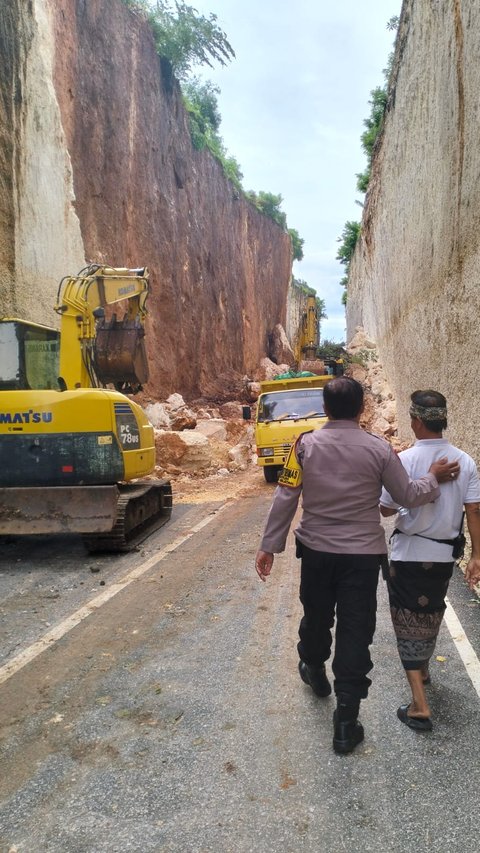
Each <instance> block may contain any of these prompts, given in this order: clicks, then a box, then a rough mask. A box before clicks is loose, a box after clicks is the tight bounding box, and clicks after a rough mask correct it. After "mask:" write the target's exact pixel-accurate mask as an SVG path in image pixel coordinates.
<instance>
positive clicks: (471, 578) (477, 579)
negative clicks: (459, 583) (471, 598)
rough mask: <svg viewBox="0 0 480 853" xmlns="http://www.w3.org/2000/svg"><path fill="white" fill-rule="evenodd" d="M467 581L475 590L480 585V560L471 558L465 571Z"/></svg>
mask: <svg viewBox="0 0 480 853" xmlns="http://www.w3.org/2000/svg"><path fill="white" fill-rule="evenodd" d="M465 580H466V581H467V583H468V586H469V588H470V589H472V590H473V589H474V587H475V586H476V585H477V583H480V559H478V558H474V557H471V558H470V559H469V561H468V565H467V568H466V569H465Z"/></svg>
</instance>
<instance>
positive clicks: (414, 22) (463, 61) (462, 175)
mask: <svg viewBox="0 0 480 853" xmlns="http://www.w3.org/2000/svg"><path fill="white" fill-rule="evenodd" d="M479 56H480V3H478V2H477V0H435V2H433V0H405V2H404V4H403V9H402V17H401V23H400V29H399V35H398V39H397V47H396V65H395V76H394V81H393V89H392V93H391V97H390V104H389V112H388V115H387V119H386V123H385V131H384V134H383V137H382V140H381V143H380V145H379V148H378V151H377V154H376V158H375V161H374V166H373V173H372V181H371V185H370V189H369V193H368V196H367V200H366V205H365V209H364V217H363V222H362V236H361V238H360V241H359V244H358V246H357V250H356V253H355V256H354V259H353V261H352V265H351V275H350V284H349V290H348V303H347V332H348V339H349V340H350V339H351V338H352V337H353V335H354V333H355V329H356V327H357V326H363V327H364V329H365V333H366V334H367V335H368V337H370V338H373V339H374V340H375V341H376V343H377V346H378V349H379V353H380V357H381V360H382V362H383V364H384V366H385V370H386V375H387V380H388V382H389V384H390V386H391V387H392V390H393V392H394V394H395V397H396V399H397V404H398V421H399V435H400V437H401V438H411V437H412V436H411V433H410V427H409V418H408V401H409V397H410V393H411V392H412V391H413V390H416V389H419V388H435V389H438V390H440V391H441V392H442V393H444V394H445V395H446V396H447V398H448V402H449V429H448V433H447V435H448V437H449V438H450V440H451V441H454V442H457V443H458V444H460V445H461V446H462V447H463V448H464V449H466V450H467V451H468V452H470V453H472V455H474V456H475V458H476V459H477V461H480V433H479V429H478V426H477V424H478V421H479V415H480V383H479V379H478V375H479V372H480V357H479V345H478V336H479V320H480V145H479V138H480V99H479V96H478V92H479V91H480V64H479V62H478V57H479Z"/></svg>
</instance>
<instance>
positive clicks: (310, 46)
mask: <svg viewBox="0 0 480 853" xmlns="http://www.w3.org/2000/svg"><path fill="white" fill-rule="evenodd" d="M191 5H192V6H193V7H194V8H195V9H197V11H198V12H200V13H201V14H203V15H208V14H209V13H213V14H215V15H217V18H218V21H217V23H218V25H219V26H220V27H221V28H222V29H223V30H224V32H225V34H226V36H227V38H228V41H229V42H230V44H231V46H232V47H233V49H234V51H235V54H236V57H235V58H234V59H233V60H232V61H231V63H229V64H228V65H227V66H225V67H223V68H222V67H221V66H219V65H215V68H214V69H211V68H208V67H207V66H204V67H202V68H200V67H197V68H196V69H194V72H195V73H196V74H197V75H198V76H200V77H204V78H206V79H208V80H211V81H212V82H213V83H215V84H216V85H217V86H219V88H220V94H219V96H218V105H219V109H220V113H221V116H222V123H221V125H220V130H219V133H220V136H221V137H222V139H223V141H224V143H225V146H226V148H227V151H228V154H229V155H231V156H234V157H235V158H236V160H237V161H238V163H239V165H240V168H241V171H242V173H243V187H244V189H245V190H255V192H259V191H261V190H264V191H266V192H271V193H275V194H280V195H281V196H282V197H283V203H282V210H284V212H285V213H286V216H287V225H288V227H289V228H295V229H296V230H297V231H298V233H299V235H300V237H302V239H303V240H304V241H305V243H304V248H303V251H304V258H303V260H302V261H301V262H295V263H294V266H293V274H294V276H295V277H296V278H300V279H303V280H304V281H306V282H307V284H308V285H310V287H313V288H314V289H315V290H316V292H317V295H318V296H319V297H321V298H322V299H323V300H324V301H325V306H326V312H327V314H328V319H326V320H323V321H322V323H321V339H322V341H323V340H324V339H329V340H334V341H344V340H345V334H346V332H345V311H344V308H343V305H342V304H341V299H342V294H343V288H342V287H341V286H340V284H339V282H340V280H341V278H342V276H343V275H344V268H343V267H342V266H341V264H340V263H339V262H338V261H337V260H336V254H337V252H338V248H339V244H338V238H339V237H340V235H341V233H342V231H343V228H344V225H345V223H346V222H347V220H352V219H353V220H357V221H359V220H360V219H361V214H362V210H361V207H359V205H358V202H361V201H362V198H363V197H362V195H361V194H360V193H358V191H357V189H356V180H357V179H356V174H357V173H358V172H363V171H364V170H365V168H366V166H367V160H366V156H365V154H364V153H363V151H362V147H361V141H360V137H361V135H362V133H363V131H364V129H365V128H364V125H363V121H364V119H366V118H367V117H368V116H369V115H370V106H369V99H370V92H371V90H372V89H374V88H376V87H377V86H383V85H384V75H383V69H384V68H385V67H386V65H387V61H388V57H389V54H390V53H391V51H392V50H393V44H394V35H395V34H394V33H393V32H391V31H389V30H387V22H388V21H389V19H390V18H391V17H392V16H393V15H399V14H400V10H401V5H402V3H401V0H296V2H293V3H292V2H286V0H191Z"/></svg>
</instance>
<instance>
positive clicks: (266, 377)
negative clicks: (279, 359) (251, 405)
mask: <svg viewBox="0 0 480 853" xmlns="http://www.w3.org/2000/svg"><path fill="white" fill-rule="evenodd" d="M289 370H290V365H289V364H275V363H274V362H273V361H271V359H269V358H262V360H261V362H260V367H259V368H258V370H257V371H256V373H255V377H254V379H255V381H256V382H264V381H271V380H272V379H275V377H276V376H279V375H280V373H287V372H288V371H289Z"/></svg>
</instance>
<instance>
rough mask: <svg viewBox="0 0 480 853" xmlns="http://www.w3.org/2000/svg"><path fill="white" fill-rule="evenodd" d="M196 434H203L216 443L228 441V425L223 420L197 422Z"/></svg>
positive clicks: (214, 419) (211, 419)
mask: <svg viewBox="0 0 480 853" xmlns="http://www.w3.org/2000/svg"><path fill="white" fill-rule="evenodd" d="M195 431H196V432H201V433H202V435H205V436H206V437H207V438H209V439H213V440H215V441H226V440H227V425H226V423H225V421H224V420H222V418H210V420H205V421H197V425H196V427H195Z"/></svg>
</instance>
